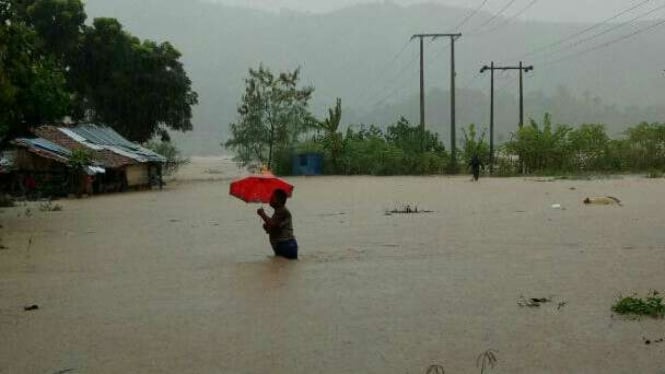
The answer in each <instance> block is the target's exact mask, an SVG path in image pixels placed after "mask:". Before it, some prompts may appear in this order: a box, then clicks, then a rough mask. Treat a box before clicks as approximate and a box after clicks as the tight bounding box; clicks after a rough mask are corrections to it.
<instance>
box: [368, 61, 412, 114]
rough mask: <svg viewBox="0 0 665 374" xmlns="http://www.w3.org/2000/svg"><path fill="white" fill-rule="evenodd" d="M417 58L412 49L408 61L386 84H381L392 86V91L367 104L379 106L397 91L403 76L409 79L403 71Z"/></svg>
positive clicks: (387, 86) (403, 79) (385, 86)
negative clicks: (411, 54)
mask: <svg viewBox="0 0 665 374" xmlns="http://www.w3.org/2000/svg"><path fill="white" fill-rule="evenodd" d="M417 59H418V53H417V51H415V50H414V54H413V56H411V58H410V59H409V62H408V63H407V64H405V65H404V66H403V67H402V69H401V70H400V71H399V72H398V73H397V75H396V76H395V78H394V79H392V80H391V81H390V82H389V83H388V84H386V85H384V86H383V87H384V88H386V89H387V88H389V87H391V86H394V87H393V89H392V91H390V92H389V93H388V94H387V95H384V96H382V97H381V99H379V100H378V101H375V102H374V103H373V104H372V105H369V106H371V107H376V106H379V105H381V104H383V103H384V102H386V101H387V100H388V99H390V98H391V97H393V96H394V95H395V94H396V93H397V91H399V90H400V89H402V87H403V85H402V84H401V83H403V82H404V81H405V80H406V79H405V78H406V77H408V78H409V79H411V78H410V76H409V75H404V73H405V72H406V71H407V70H408V69H409V68H411V67H412V64H413V62H414V61H416V60H417ZM400 78H401V80H400ZM396 83H400V84H398V85H395V84H396ZM361 102H362V101H361ZM369 106H368V107H369Z"/></svg>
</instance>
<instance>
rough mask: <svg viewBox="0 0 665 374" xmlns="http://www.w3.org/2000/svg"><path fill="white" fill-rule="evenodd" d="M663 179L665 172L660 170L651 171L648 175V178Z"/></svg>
mask: <svg viewBox="0 0 665 374" xmlns="http://www.w3.org/2000/svg"><path fill="white" fill-rule="evenodd" d="M662 177H663V172H662V171H660V170H651V171H650V172H649V174H648V175H647V178H651V179H659V178H662Z"/></svg>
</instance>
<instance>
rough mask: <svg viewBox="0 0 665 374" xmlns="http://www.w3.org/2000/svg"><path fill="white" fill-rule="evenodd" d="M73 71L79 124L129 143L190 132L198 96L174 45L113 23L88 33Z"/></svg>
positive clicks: (102, 22) (97, 23) (100, 23)
mask: <svg viewBox="0 0 665 374" xmlns="http://www.w3.org/2000/svg"><path fill="white" fill-rule="evenodd" d="M80 50H81V53H80V55H78V56H77V58H76V60H75V61H74V63H73V66H72V69H71V71H72V74H71V82H72V85H73V87H74V88H75V90H76V93H77V95H76V105H77V109H78V111H77V113H76V117H77V118H87V119H89V120H93V121H96V122H100V123H103V124H107V125H110V126H112V127H113V128H115V129H116V130H118V131H119V132H120V133H121V134H123V135H124V136H126V137H128V138H129V139H131V140H134V141H139V142H144V141H147V140H149V139H150V138H152V137H153V136H154V135H161V136H162V138H168V133H167V129H171V130H178V131H189V130H191V129H192V123H191V118H192V109H191V108H192V106H193V105H196V104H197V103H198V96H197V94H196V92H194V91H193V90H192V88H191V81H190V79H189V78H188V77H187V74H186V72H185V70H184V68H183V65H182V63H181V62H180V61H179V59H180V57H181V55H180V52H178V50H176V49H175V48H174V47H173V46H172V45H171V44H170V43H168V42H166V43H161V44H157V43H155V42H152V41H143V42H142V41H140V40H139V39H138V38H136V37H133V36H132V35H130V34H129V33H127V32H125V31H124V30H123V29H122V25H121V24H120V23H119V22H118V21H117V20H115V19H112V18H97V19H95V20H94V22H93V26H92V27H88V28H86V29H85V31H84V33H83V37H82V44H81V48H80Z"/></svg>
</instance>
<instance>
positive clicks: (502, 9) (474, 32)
mask: <svg viewBox="0 0 665 374" xmlns="http://www.w3.org/2000/svg"><path fill="white" fill-rule="evenodd" d="M515 1H517V0H510V1H508V3H506V5H504V7H503V8H501V9H500V10H499V11H498V12H496V13H495V14H494V15H492V16H491V17H490V18H489V19H487V20H486V21H485V22H483V23H482V24H481V25H480V26H478V27H476V30H475V31H471V33H473V34H475V35H477V34H478V33H479V31H480V30H481V29H482V28H483V27H485V26H487V25H489V24H490V23H492V21H494V20H495V19H497V18H498V17H499V16H501V15H502V14H503V13H504V12H505V11H506V10H508V8H510V6H511V5H513V4H514V3H515Z"/></svg>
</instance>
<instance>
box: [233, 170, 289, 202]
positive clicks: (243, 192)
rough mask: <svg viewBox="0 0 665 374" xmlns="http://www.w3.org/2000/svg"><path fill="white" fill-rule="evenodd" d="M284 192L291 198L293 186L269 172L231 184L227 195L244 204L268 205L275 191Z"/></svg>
mask: <svg viewBox="0 0 665 374" xmlns="http://www.w3.org/2000/svg"><path fill="white" fill-rule="evenodd" d="M278 189H281V190H284V192H286V195H287V196H289V197H291V194H292V193H293V186H292V185H290V184H289V183H287V182H286V181H285V180H283V179H279V178H277V177H276V176H274V175H273V174H272V173H270V172H264V173H263V174H257V175H252V176H249V177H246V178H242V179H239V180H236V181H233V182H231V187H230V189H229V193H230V194H231V196H235V197H237V198H239V199H240V200H242V201H244V202H246V203H266V204H267V203H269V202H270V198H271V197H272V194H273V192H274V191H275V190H278Z"/></svg>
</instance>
